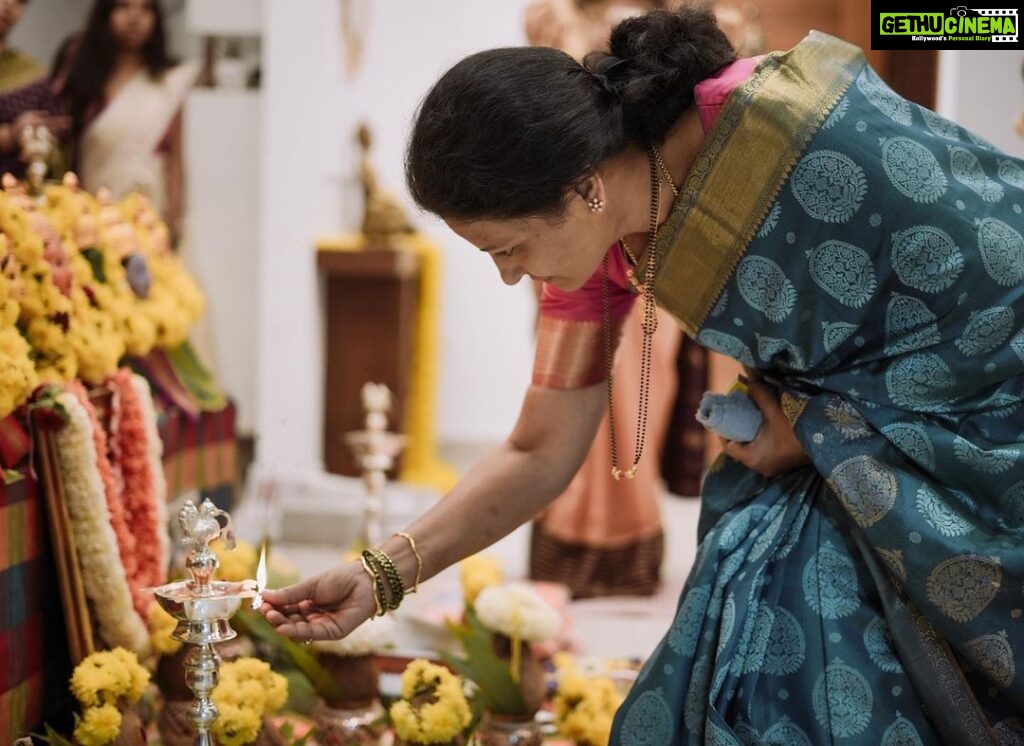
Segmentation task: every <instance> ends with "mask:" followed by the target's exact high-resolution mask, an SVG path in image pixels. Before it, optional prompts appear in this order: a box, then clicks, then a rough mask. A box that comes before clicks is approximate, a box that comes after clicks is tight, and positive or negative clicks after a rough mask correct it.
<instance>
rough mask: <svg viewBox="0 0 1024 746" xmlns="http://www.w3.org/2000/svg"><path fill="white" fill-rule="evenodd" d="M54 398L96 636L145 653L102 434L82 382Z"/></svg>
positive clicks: (132, 566) (128, 549)
mask: <svg viewBox="0 0 1024 746" xmlns="http://www.w3.org/2000/svg"><path fill="white" fill-rule="evenodd" d="M56 402H57V405H58V406H59V407H61V408H63V410H64V411H65V412H66V413H67V418H68V419H67V422H66V424H65V425H64V427H62V428H61V429H60V430H58V431H57V432H56V434H55V439H56V446H57V449H56V450H57V461H58V469H59V472H60V476H61V480H62V482H63V486H64V492H65V495H66V498H67V506H68V513H69V515H70V518H71V528H72V533H73V535H74V540H75V546H76V548H77V550H78V561H79V564H80V565H81V568H82V575H83V577H84V578H85V579H86V582H85V591H86V595H87V597H88V598H89V601H90V602H91V610H92V613H93V614H94V616H95V618H96V625H97V628H98V631H99V634H100V637H101V638H102V639H103V640H104V641H105V642H106V643H107V644H108V645H113V646H121V647H124V648H127V649H128V650H131V651H132V652H134V653H136V654H138V655H141V656H145V655H146V654H147V653H148V650H149V634H148V631H147V629H146V625H145V623H144V622H143V619H142V617H140V616H139V614H138V613H136V611H135V607H134V604H133V594H132V586H131V585H130V581H131V580H132V579H134V576H135V572H136V569H137V565H136V563H135V561H134V556H133V552H134V551H135V541H134V539H133V537H132V535H131V533H130V532H129V531H128V526H127V521H126V519H125V516H124V512H123V509H122V508H121V506H120V501H119V500H118V499H117V498H116V495H115V492H114V489H115V487H114V476H113V472H112V470H111V467H110V462H109V460H108V459H107V455H106V436H105V435H104V434H103V430H102V428H100V427H99V423H98V422H97V421H96V415H95V412H94V411H93V408H92V405H91V404H89V399H88V396H87V395H86V393H85V389H84V388H82V386H81V384H79V383H77V382H76V383H72V384H69V386H68V390H67V391H64V392H62V393H60V394H59V395H58V396H57V397H56ZM138 588H139V590H140V591H141V587H138ZM137 595H141V594H137Z"/></svg>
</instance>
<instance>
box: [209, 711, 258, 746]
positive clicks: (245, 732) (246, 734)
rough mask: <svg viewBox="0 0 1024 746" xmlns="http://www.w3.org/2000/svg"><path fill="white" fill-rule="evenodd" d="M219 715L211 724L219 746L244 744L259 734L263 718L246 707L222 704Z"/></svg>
mask: <svg viewBox="0 0 1024 746" xmlns="http://www.w3.org/2000/svg"><path fill="white" fill-rule="evenodd" d="M218 708H219V709H220V717H218V718H217V722H215V723H214V724H213V734H214V736H216V738H217V743H219V744H221V746H244V744H247V743H252V742H253V741H255V740H256V737H257V736H259V734H260V729H261V728H262V727H263V718H262V716H261V715H260V714H258V713H256V712H255V711H253V710H251V709H249V708H247V707H237V706H235V705H224V706H223V707H221V706H220V705H218Z"/></svg>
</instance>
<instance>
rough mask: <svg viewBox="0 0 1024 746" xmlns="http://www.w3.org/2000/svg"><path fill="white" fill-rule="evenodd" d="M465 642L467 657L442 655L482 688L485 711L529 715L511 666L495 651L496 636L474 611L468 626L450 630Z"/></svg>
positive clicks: (471, 612)
mask: <svg viewBox="0 0 1024 746" xmlns="http://www.w3.org/2000/svg"><path fill="white" fill-rule="evenodd" d="M449 629H450V630H451V631H452V632H453V634H455V635H456V636H457V637H458V638H459V640H460V641H461V642H462V647H463V649H464V650H465V651H466V657H465V658H464V659H463V658H458V657H456V656H453V655H449V654H446V653H442V657H443V659H444V661H445V662H446V663H447V664H448V665H450V666H451V667H452V668H454V669H455V670H456V671H458V672H459V674H460V675H462V676H464V677H465V678H467V679H469V680H470V681H472V682H473V683H475V684H476V685H477V687H478V688H479V698H480V702H481V704H482V705H483V706H484V708H485V709H488V710H490V711H491V712H495V713H499V714H502V715H525V714H528V713H527V712H526V704H525V703H524V702H523V694H522V690H521V689H520V688H519V685H518V684H516V682H515V681H514V680H513V679H512V672H511V671H510V670H509V667H508V663H506V662H505V661H504V660H502V659H501V658H500V657H498V655H497V654H496V653H495V652H494V649H493V639H492V638H493V633H492V632H491V631H490V630H488V629H487V628H486V627H484V626H483V624H481V623H480V620H479V618H477V616H476V613H475V612H474V611H473V610H472V609H468V610H467V612H466V623H465V624H460V625H455V624H452V625H450V626H449Z"/></svg>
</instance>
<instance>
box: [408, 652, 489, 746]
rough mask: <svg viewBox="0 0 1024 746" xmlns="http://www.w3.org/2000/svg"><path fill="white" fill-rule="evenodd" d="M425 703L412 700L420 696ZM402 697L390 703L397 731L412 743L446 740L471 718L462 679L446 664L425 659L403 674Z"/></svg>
mask: <svg viewBox="0 0 1024 746" xmlns="http://www.w3.org/2000/svg"><path fill="white" fill-rule="evenodd" d="M424 694H429V695H432V696H427V697H423V699H425V700H430V701H427V702H425V703H424V704H422V705H419V706H418V707H417V706H416V705H414V704H413V703H412V700H414V699H415V698H416V697H417V696H419V695H424ZM402 697H403V698H402V699H401V700H399V701H398V702H395V703H394V704H393V705H392V706H391V710H390V713H391V719H392V722H393V723H394V724H395V732H396V733H398V735H399V736H400V737H402V738H403V739H405V740H406V741H409V742H411V743H422V744H430V743H443V742H445V741H450V740H451V739H452V738H454V737H455V736H456V735H458V734H459V733H461V732H462V731H463V730H464V729H465V728H466V726H468V725H469V723H470V721H471V720H472V714H471V712H470V709H469V703H468V702H467V701H466V696H465V694H464V693H463V691H462V685H461V683H460V679H459V678H458V677H457V676H455V675H454V674H452V673H451V672H450V671H449V670H448V669H446V668H444V667H443V666H437V665H434V664H433V663H430V662H429V661H426V660H424V659H422V658H419V659H416V660H414V661H412V662H411V663H410V664H409V665H408V666H406V669H405V671H404V672H403V673H402Z"/></svg>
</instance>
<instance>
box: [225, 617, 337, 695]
mask: <svg viewBox="0 0 1024 746" xmlns="http://www.w3.org/2000/svg"><path fill="white" fill-rule="evenodd" d="M231 621H232V622H234V624H235V626H236V627H238V628H239V630H240V631H242V632H245V633H246V634H248V635H250V636H251V637H254V638H257V639H259V640H262V641H263V642H265V643H267V644H268V645H272V646H274V647H276V648H278V649H279V650H280V651H281V652H282V653H284V654H285V656H287V658H288V659H289V660H290V661H291V662H292V665H294V666H295V667H296V668H297V669H299V671H301V672H302V673H303V674H304V675H305V677H306V678H307V679H309V682H310V683H311V684H312V685H313V688H314V689H315V690H316V693H317V694H319V695H320V696H321V697H323V698H324V699H342V698H343V697H344V696H345V693H344V692H343V691H342V689H341V686H340V685H339V684H338V682H337V681H335V680H334V677H332V676H331V675H330V674H329V673H327V670H326V669H325V668H324V667H323V666H321V665H320V662H319V661H318V660H317V659H316V653H314V652H313V651H312V650H310V649H309V648H308V647H306V646H305V645H300V644H299V643H297V642H295V641H294V640H291V639H289V638H287V637H285V636H283V635H279V634H277V630H275V629H274V627H273V625H271V624H270V622H268V621H267V620H266V619H264V618H263V616H262V615H261V614H257V613H256V612H253V611H240V612H239V613H237V614H235V616H234V617H233V618H232V620H231Z"/></svg>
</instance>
